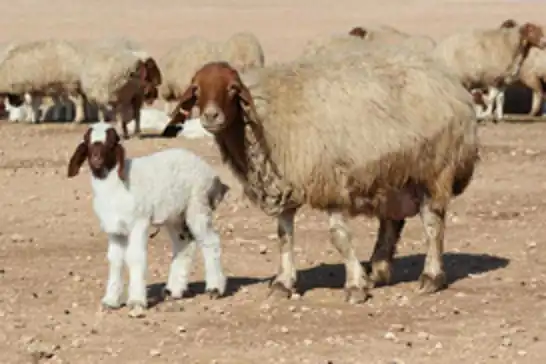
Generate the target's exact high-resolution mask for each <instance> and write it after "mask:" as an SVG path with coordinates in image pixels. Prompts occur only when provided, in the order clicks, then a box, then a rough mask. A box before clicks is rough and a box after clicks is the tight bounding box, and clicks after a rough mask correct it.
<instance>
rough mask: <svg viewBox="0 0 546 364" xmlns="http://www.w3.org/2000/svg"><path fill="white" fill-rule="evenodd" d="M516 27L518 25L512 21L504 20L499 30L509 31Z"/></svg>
mask: <svg viewBox="0 0 546 364" xmlns="http://www.w3.org/2000/svg"><path fill="white" fill-rule="evenodd" d="M517 26H518V23H517V22H516V21H515V20H514V19H506V20H505V21H503V22H502V23H501V26H500V27H501V28H504V29H511V28H515V27H517Z"/></svg>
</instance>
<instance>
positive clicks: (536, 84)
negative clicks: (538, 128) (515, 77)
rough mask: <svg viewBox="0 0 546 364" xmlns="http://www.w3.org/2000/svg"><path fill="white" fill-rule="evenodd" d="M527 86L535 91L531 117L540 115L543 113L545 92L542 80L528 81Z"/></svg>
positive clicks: (530, 112) (526, 81)
mask: <svg viewBox="0 0 546 364" xmlns="http://www.w3.org/2000/svg"><path fill="white" fill-rule="evenodd" d="M524 83H525V86H527V87H529V88H530V89H531V90H532V91H533V103H532V104H531V110H530V111H529V116H535V115H538V114H539V112H540V114H542V112H541V106H542V99H543V92H544V91H543V90H542V84H541V82H540V80H539V79H538V78H536V77H534V78H533V79H532V80H529V79H526V80H525V82H524Z"/></svg>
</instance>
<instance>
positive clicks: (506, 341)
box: [502, 337, 512, 347]
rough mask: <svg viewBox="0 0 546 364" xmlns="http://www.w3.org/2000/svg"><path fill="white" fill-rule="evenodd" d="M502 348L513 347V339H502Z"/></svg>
mask: <svg viewBox="0 0 546 364" xmlns="http://www.w3.org/2000/svg"><path fill="white" fill-rule="evenodd" d="M502 346H505V347H509V346H512V339H510V338H509V337H505V338H504V339H502Z"/></svg>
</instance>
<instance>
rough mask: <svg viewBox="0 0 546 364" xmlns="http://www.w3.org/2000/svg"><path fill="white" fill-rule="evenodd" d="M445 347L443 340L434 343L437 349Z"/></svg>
mask: <svg viewBox="0 0 546 364" xmlns="http://www.w3.org/2000/svg"><path fill="white" fill-rule="evenodd" d="M443 347H444V345H442V343H441V342H437V343H436V345H434V348H435V349H442V348H443Z"/></svg>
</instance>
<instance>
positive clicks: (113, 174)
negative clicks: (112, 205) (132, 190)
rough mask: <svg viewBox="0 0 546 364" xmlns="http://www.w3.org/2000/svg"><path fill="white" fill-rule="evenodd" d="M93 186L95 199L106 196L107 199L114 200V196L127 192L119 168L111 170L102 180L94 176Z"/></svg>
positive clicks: (92, 178)
mask: <svg viewBox="0 0 546 364" xmlns="http://www.w3.org/2000/svg"><path fill="white" fill-rule="evenodd" d="M91 186H92V188H93V194H94V195H95V197H97V196H101V197H103V196H104V198H107V199H109V198H112V195H113V194H117V193H119V191H122V190H123V191H124V190H127V188H126V186H125V183H124V182H123V181H122V180H121V179H120V178H119V175H118V172H117V168H112V169H110V170H109V171H108V172H106V173H105V175H104V176H101V177H100V178H97V177H96V176H94V175H92V176H91Z"/></svg>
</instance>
